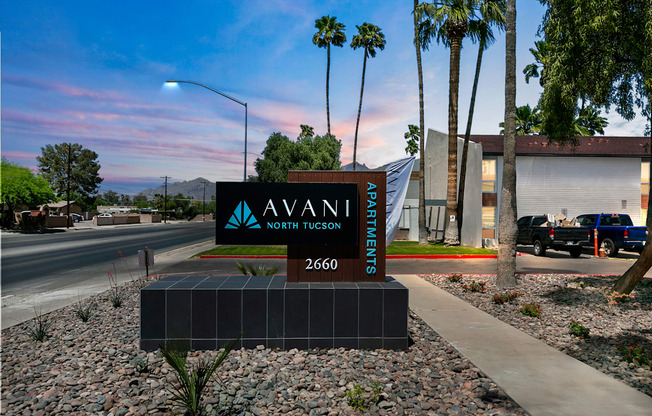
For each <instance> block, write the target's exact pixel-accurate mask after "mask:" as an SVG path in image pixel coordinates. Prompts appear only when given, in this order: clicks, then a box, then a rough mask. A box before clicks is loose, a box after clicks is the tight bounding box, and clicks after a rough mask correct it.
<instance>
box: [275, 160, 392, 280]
mask: <svg viewBox="0 0 652 416" xmlns="http://www.w3.org/2000/svg"><path fill="white" fill-rule="evenodd" d="M288 182H291V183H297V182H298V183H341V184H345V183H354V184H357V185H358V206H359V209H358V227H359V230H358V244H357V245H344V244H337V243H335V244H332V243H329V244H325V243H324V241H314V243H312V244H289V245H288V259H287V269H288V271H287V273H288V276H287V281H288V282H385V248H386V247H385V221H386V211H385V210H386V204H385V199H386V184H387V177H386V173H385V172H369V171H364V172H345V171H291V172H289V173H288Z"/></svg>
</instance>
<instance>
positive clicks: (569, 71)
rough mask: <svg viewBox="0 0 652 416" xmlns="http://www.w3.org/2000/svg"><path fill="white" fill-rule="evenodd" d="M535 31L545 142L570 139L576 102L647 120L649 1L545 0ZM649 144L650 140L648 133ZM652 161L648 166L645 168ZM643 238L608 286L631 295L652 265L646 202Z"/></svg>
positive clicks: (651, 72) (651, 90)
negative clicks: (541, 48) (541, 58)
mask: <svg viewBox="0 0 652 416" xmlns="http://www.w3.org/2000/svg"><path fill="white" fill-rule="evenodd" d="M543 3H544V4H546V5H547V6H548V9H547V10H546V13H545V15H544V19H543V22H542V25H541V29H540V30H541V32H542V33H543V35H544V37H545V40H546V41H547V42H548V46H549V57H548V59H549V63H548V65H547V66H546V69H545V71H546V82H545V89H544V91H543V93H542V95H541V100H540V102H539V105H540V107H541V111H542V113H543V129H544V130H545V131H546V132H547V133H548V138H549V139H551V140H556V141H562V142H571V143H573V142H575V141H576V139H575V137H574V131H575V130H574V126H573V119H574V116H575V114H577V111H578V110H577V107H578V103H580V102H581V103H582V104H584V103H585V102H589V103H590V104H591V105H593V106H595V107H600V108H601V107H605V108H609V107H610V106H612V105H613V106H615V108H616V111H617V112H618V114H620V115H621V116H622V117H623V118H625V119H626V120H631V119H632V118H634V116H635V114H636V108H637V107H638V108H639V109H640V110H641V114H642V115H643V116H644V117H645V118H647V119H648V122H651V121H652V118H651V117H652V109H651V107H650V99H651V97H652V60H651V59H650V56H652V3H651V2H650V1H649V0H630V1H617V0H595V1H591V2H582V3H581V7H580V5H578V3H577V2H575V1H572V0H546V1H544V2H543ZM648 133H650V134H651V137H650V144H651V145H652V132H651V130H650V129H649V125H648ZM651 166H652V165H651ZM646 225H647V227H648V237H647V240H646V242H645V247H644V248H643V252H642V253H641V255H640V256H639V258H638V260H637V261H636V262H635V263H634V264H633V265H632V266H631V267H630V268H629V269H628V270H627V271H626V272H625V274H623V275H622V276H621V278H620V279H618V281H617V282H616V284H615V285H614V287H613V290H614V291H616V292H618V293H627V294H628V293H630V292H631V291H632V290H633V289H634V288H635V287H636V286H637V285H638V284H639V283H640V281H641V280H642V278H643V276H644V275H645V273H646V272H647V271H648V270H649V269H650V267H652V205H648V215H647V224H646Z"/></svg>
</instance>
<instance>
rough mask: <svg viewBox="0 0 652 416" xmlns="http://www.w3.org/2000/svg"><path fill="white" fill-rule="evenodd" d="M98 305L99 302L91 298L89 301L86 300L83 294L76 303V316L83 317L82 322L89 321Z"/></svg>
mask: <svg viewBox="0 0 652 416" xmlns="http://www.w3.org/2000/svg"><path fill="white" fill-rule="evenodd" d="M96 307H97V304H96V303H95V302H93V301H92V300H90V299H89V300H88V301H86V302H84V301H83V300H82V298H81V296H79V299H78V300H77V303H75V305H74V312H75V316H76V317H77V318H79V319H81V320H82V322H88V321H89V320H90V319H91V317H92V316H93V312H94V311H95V308H96Z"/></svg>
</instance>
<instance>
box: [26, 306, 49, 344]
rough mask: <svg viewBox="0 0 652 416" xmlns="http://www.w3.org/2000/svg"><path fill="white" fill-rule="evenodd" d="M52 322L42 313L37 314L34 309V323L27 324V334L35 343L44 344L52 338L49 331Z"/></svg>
mask: <svg viewBox="0 0 652 416" xmlns="http://www.w3.org/2000/svg"><path fill="white" fill-rule="evenodd" d="M50 327H52V321H51V320H50V318H48V317H47V316H46V315H43V313H42V312H37V311H36V307H34V321H33V322H28V323H27V333H28V334H29V336H30V337H31V338H32V339H33V340H34V341H39V342H43V341H45V340H46V339H48V338H49V337H50V334H49V331H50Z"/></svg>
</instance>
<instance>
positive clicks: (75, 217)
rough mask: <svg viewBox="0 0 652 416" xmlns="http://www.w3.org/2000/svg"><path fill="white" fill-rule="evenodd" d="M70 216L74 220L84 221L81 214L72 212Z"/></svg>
mask: <svg viewBox="0 0 652 416" xmlns="http://www.w3.org/2000/svg"><path fill="white" fill-rule="evenodd" d="M70 216H71V217H72V221H73V222H81V221H84V217H82V216H81V215H79V214H75V213H72V214H70Z"/></svg>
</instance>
